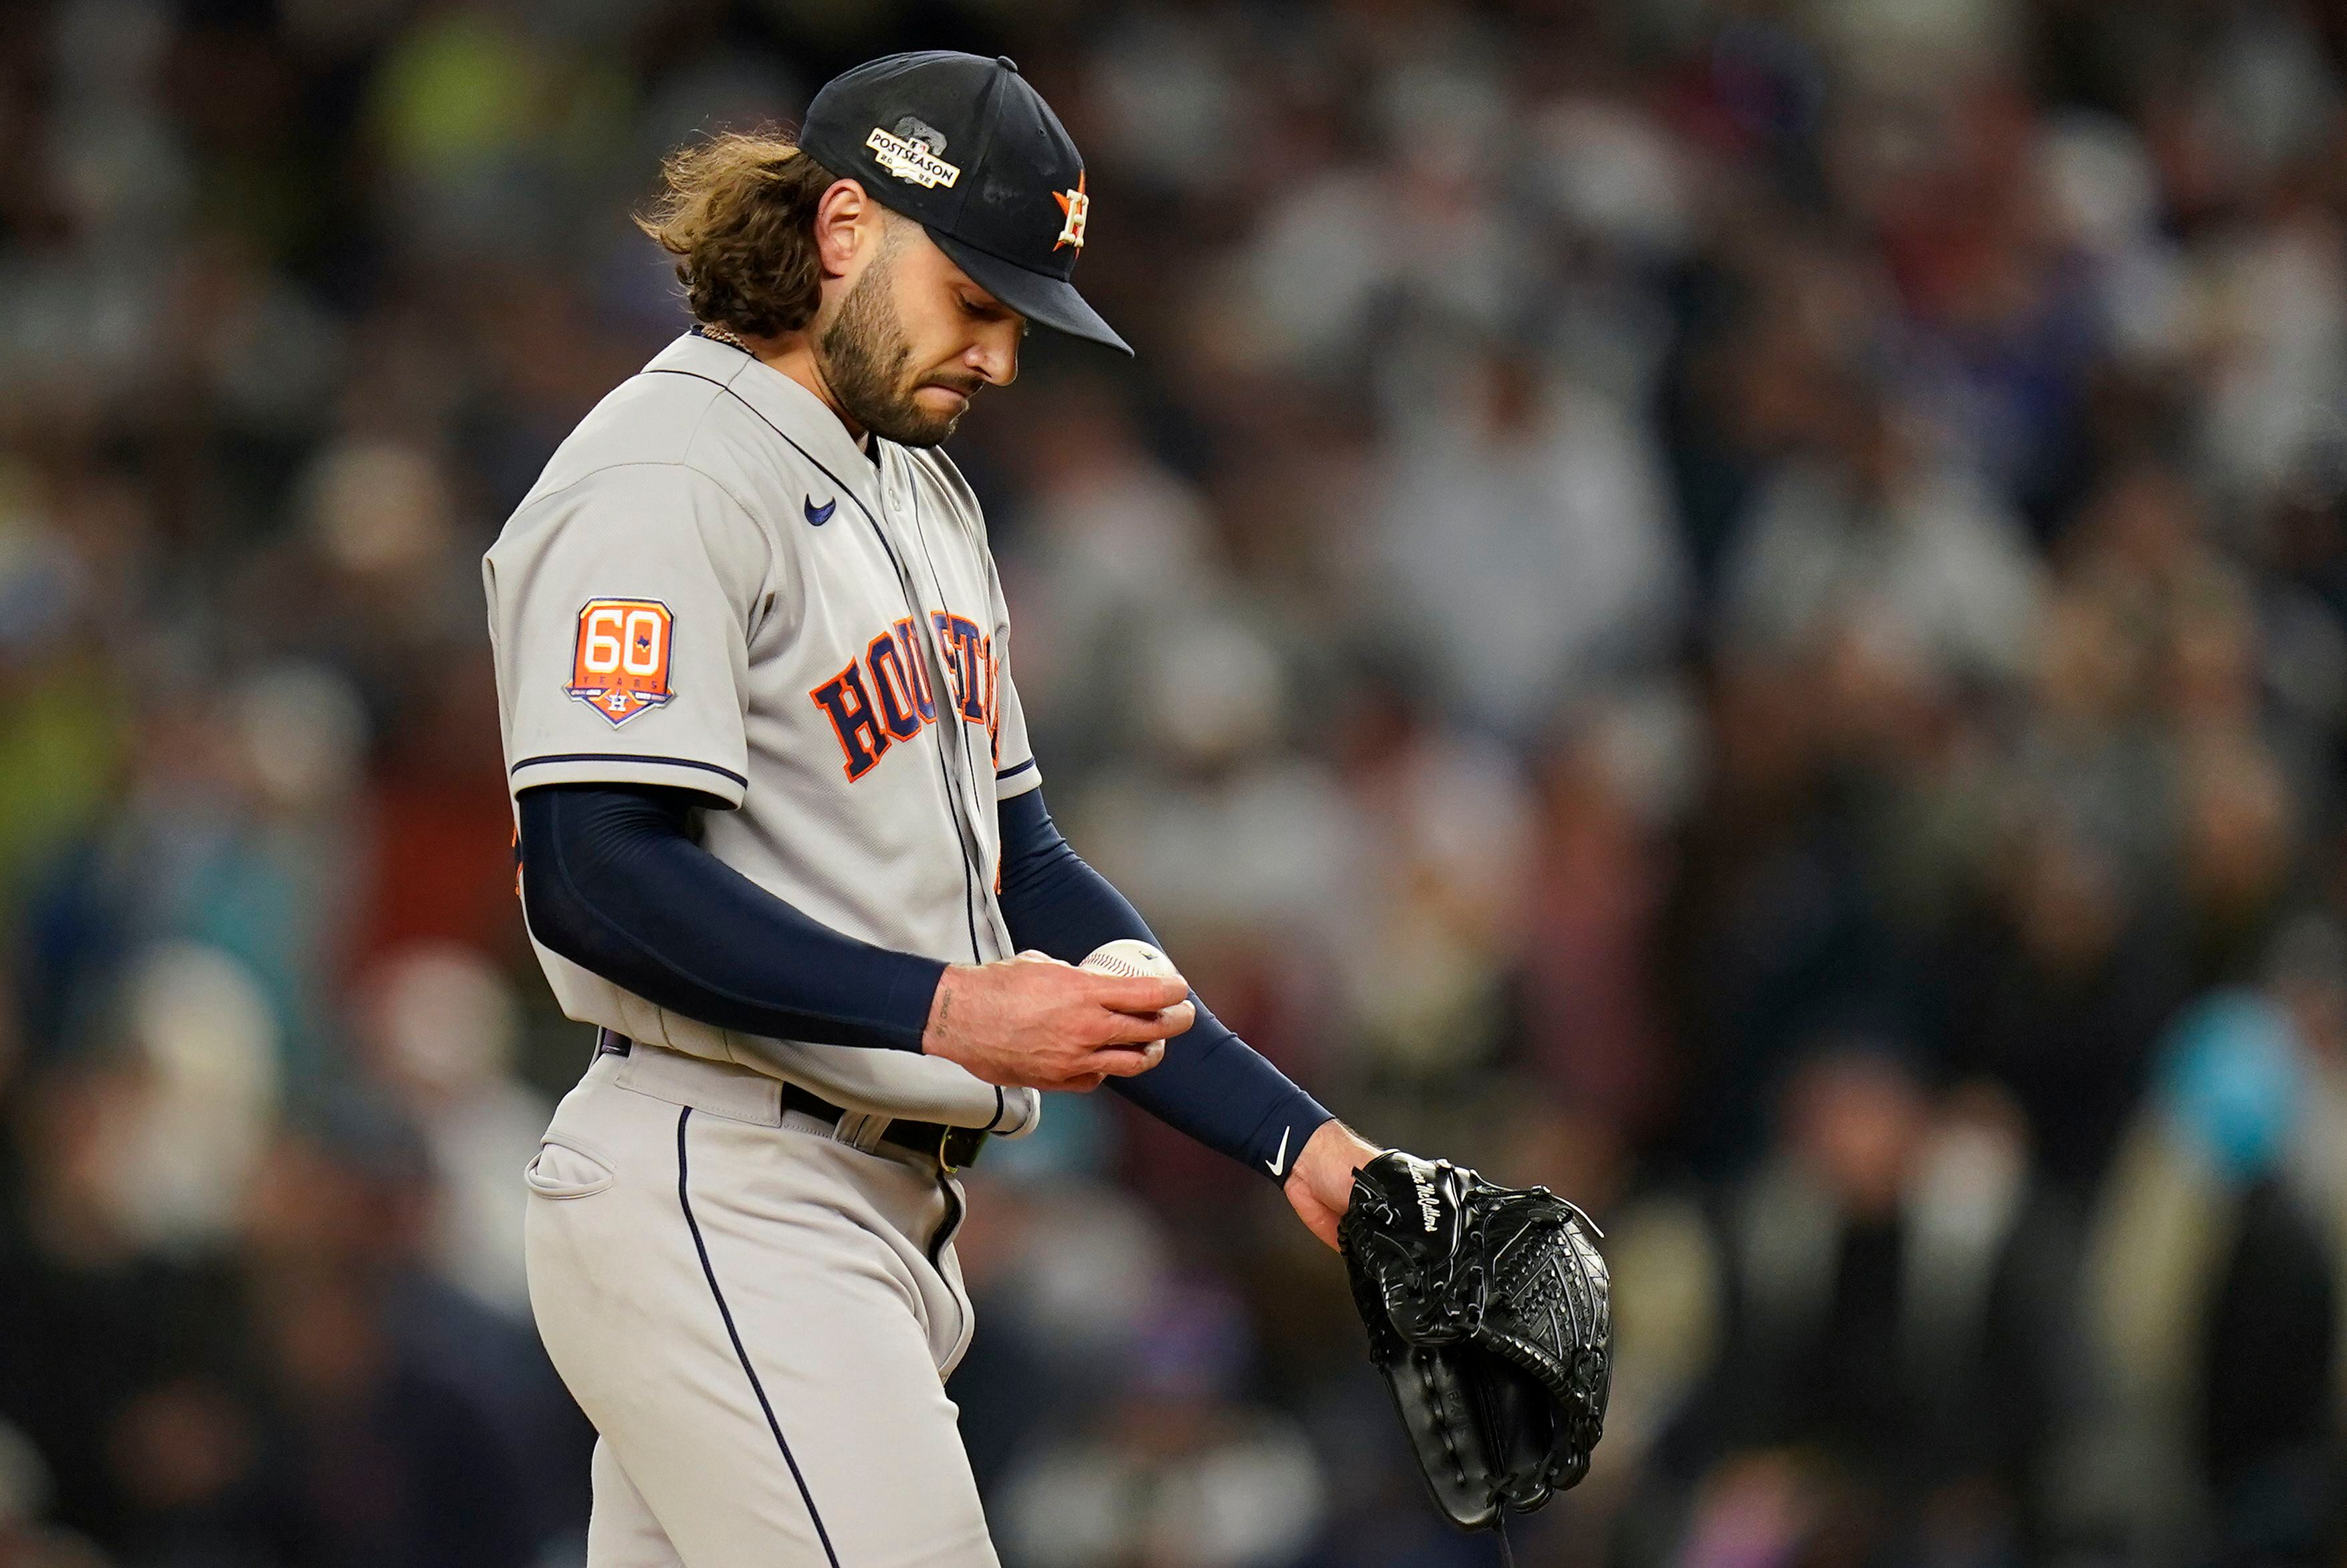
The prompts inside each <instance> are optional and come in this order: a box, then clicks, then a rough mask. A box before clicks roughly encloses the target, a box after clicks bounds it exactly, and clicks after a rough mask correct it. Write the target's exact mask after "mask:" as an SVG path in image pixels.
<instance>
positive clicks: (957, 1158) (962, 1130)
mask: <svg viewBox="0 0 2347 1568" xmlns="http://www.w3.org/2000/svg"><path fill="white" fill-rule="evenodd" d="M985 1147H986V1133H985V1132H982V1131H980V1130H979V1128H976V1127H955V1126H951V1125H948V1126H947V1127H946V1128H945V1129H944V1130H943V1131H942V1132H939V1133H938V1169H939V1170H941V1171H943V1172H944V1173H946V1174H947V1175H948V1176H950V1175H952V1174H953V1173H955V1172H956V1171H958V1170H961V1169H963V1168H964V1167H965V1166H969V1165H974V1164H976V1163H978V1155H979V1150H981V1149H983V1148H985Z"/></svg>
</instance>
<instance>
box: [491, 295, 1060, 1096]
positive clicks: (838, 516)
mask: <svg viewBox="0 0 2347 1568" xmlns="http://www.w3.org/2000/svg"><path fill="white" fill-rule="evenodd" d="M872 446H873V452H874V455H873V456H867V455H866V453H865V452H864V451H863V450H861V449H859V448H858V447H857V446H856V443H855V441H854V440H853V439H851V438H850V437H849V436H848V434H847V432H846V428H845V427H844V426H843V425H841V424H840V422H839V419H838V417H837V416H836V415H834V414H833V413H832V412H831V411H830V410H829V409H828V408H826V407H825V405H823V403H822V402H821V401H820V400H818V399H817V398H816V397H815V395H814V394H812V393H810V392H808V391H807V390H806V389H805V388H804V387H802V386H800V385H799V384H797V383H796V382H794V381H793V380H791V379H790V378H789V377H788V376H785V375H784V374H781V373H780V372H779V371H776V370H774V369H773V368H772V367H771V366H769V365H766V364H763V363H761V362H760V361H758V360H757V359H755V358H753V357H752V356H751V355H749V354H744V353H743V352H741V351H740V350H738V349H734V348H732V347H730V346H728V345H726V344H724V343H718V342H715V341H713V340H711V339H707V338H703V337H700V336H697V335H688V336H686V337H683V338H680V339H679V340H678V341H677V342H675V343H671V344H670V345H669V347H668V348H666V349H665V350H663V351H662V352H661V354H660V355H659V356H658V357H657V358H655V359H654V360H652V362H651V364H648V365H646V366H645V367H644V370H643V372H642V374H639V375H636V376H634V377H631V378H630V379H629V380H628V381H626V382H624V383H622V384H620V386H619V387H618V388H616V389H615V390H614V391H613V392H612V393H611V394H610V395H609V396H608V397H606V398H604V400H603V401H602V403H601V404H600V405H598V406H597V407H596V408H595V410H594V411H593V412H592V413H591V414H589V415H588V416H587V418H586V419H585V420H584V421H582V422H581V423H580V424H579V427H578V429H577V430H575V431H573V432H572V433H571V436H570V437H569V439H568V440H567V441H565V442H564V443H563V444H562V446H561V447H560V448H559V450H558V451H557V452H556V453H555V455H554V456H553V458H552V459H551V460H550V461H549V462H548V464H547V467H546V472H545V473H544V474H543V475H542V476H541V477H539V479H538V484H537V486H536V487H534V488H533V489H532V490H531V491H530V493H529V495H528V497H526V498H525V499H524V500H523V502H522V504H521V506H520V507H518V509H517V510H516V511H515V513H514V515H513V517H512V518H511V519H510V520H508V521H507V524H506V527H505V530H504V532H503V533H502V534H501V535H500V536H499V537H498V539H497V544H496V545H495V546H494V547H493V548H491V549H490V551H489V553H488V556H487V560H486V562H485V563H484V568H483V569H484V573H485V577H486V580H487V589H488V602H489V636H490V641H491V643H492V645H493V646H494V649H495V651H496V658H497V711H498V719H499V723H500V724H501V726H502V728H503V733H504V737H505V749H506V763H507V778H508V784H509V787H510V788H511V789H512V790H513V791H515V792H516V793H518V792H519V791H521V790H524V789H528V788H529V787H531V786H533V785H538V784H564V783H629V784H672V785H683V786H686V787H689V788H692V789H694V790H698V791H700V792H702V794H707V795H711V796H713V797H715V799H716V800H717V801H719V802H722V803H723V804H725V805H728V806H731V807H733V808H734V809H733V810H730V811H722V810H721V811H711V812H709V813H708V814H706V818H705V821H704V824H703V837H702V843H703V844H704V845H705V846H706V847H707V848H708V849H709V850H710V852H711V853H712V854H713V855H715V856H717V857H718V858H719V859H720V860H723V862H725V864H726V865H728V866H732V867H733V869H735V870H737V871H739V872H741V873H742V874H743V876H747V877H748V878H750V880H752V881H753V882H754V883H756V884H757V885H759V886H762V887H764V888H765V889H767V890H768V891H769V892H772V893H774V895H775V896H776V897H781V898H783V899H784V900H786V901H787V902H789V903H790V904H792V905H794V907H797V908H798V909H800V910H801V911H803V912H804V913H805V914H806V915H808V916H809V917H813V918H815V919H816V920H820V921H822V922H824V923H825V924H826V925H828V926H830V927H833V928H834V929H835V930H839V931H842V932H845V933H846V934H847V935H849V936H852V937H857V938H863V939H864V940H866V941H868V942H873V943H876V944H878V945H880V946H882V947H887V948H896V949H897V950H900V951H906V952H913V953H918V954H922V955H924V956H926V957H928V958H938V959H943V960H946V961H948V962H955V963H983V962H986V961H988V960H990V959H995V958H1008V957H1010V954H1011V950H1012V949H1011V944H1010V933H1009V931H1008V930H1007V928H1006V927H1005V926H1004V923H1003V918H1002V913H1001V910H1000V908H999V905H998V904H997V902H996V897H995V881H996V877H997V874H998V868H999V867H998V863H999V855H1000V840H999V829H998V826H997V823H996V816H995V807H996V804H997V802H998V801H999V800H1000V799H1002V798H1003V797H1005V796H1007V795H1010V794H1017V793H1019V792H1020V791H1023V790H1029V789H1033V788H1035V787H1036V786H1037V785H1038V784H1040V782H1041V779H1040V774H1039V773H1038V772H1037V770H1036V766H1035V761H1034V755H1033V753H1031V752H1030V750H1029V747H1028V742H1027V731H1026V725H1025V723H1024V721H1023V720H1022V718H1021V716H1020V709H1019V697H1018V692H1017V690H1016V689H1015V688H1014V687H1013V686H1012V684H1011V681H1010V667H1009V666H1010V620H1009V616H1008V613H1007V611H1006V610H1005V609H1004V606H1003V600H1002V589H1001V583H1000V579H999V577H998V576H997V574H996V572H995V569H994V560H993V558H992V556H991V555H990V554H989V551H988V548H987V542H986V527H985V522H984V519H983V518H981V516H980V515H979V506H978V502H977V499H976V498H975V497H973V496H972V495H971V494H970V491H969V487H968V485H966V484H965V483H964V482H963V480H962V477H961V475H960V474H959V472H958V471H957V470H956V469H955V467H954V466H953V464H952V463H951V462H950V461H949V460H948V459H947V458H946V457H945V456H944V455H943V454H942V453H939V452H937V451H934V450H929V451H917V450H913V449H910V448H907V447H903V446H897V445H896V444H894V443H892V442H887V441H882V440H879V439H877V438H874V440H873V442H872ZM538 962H539V963H540V964H541V965H542V966H544V968H545V970H546V976H547V979H548V982H549V983H551V985H552V986H553V989H554V993H555V996H556V997H557V999H559V1001H560V1003H561V1005H562V1008H563V1010H564V1011H565V1012H567V1013H568V1014H569V1016H570V1017H572V1018H574V1019H578V1020H582V1021H585V1022H589V1023H595V1024H600V1025H603V1026H605V1027H607V1028H609V1029H611V1030H617V1031H618V1032H620V1033H621V1034H625V1035H628V1036H630V1038H632V1039H636V1040H649V1041H651V1042H653V1043H655V1044H659V1045H664V1046H667V1047H670V1048H671V1049H673V1050H682V1051H685V1052H688V1053H690V1054H692V1055H694V1056H700V1057H706V1058H710V1059H712V1060H715V1061H733V1062H736V1063H740V1064H742V1065H745V1066H752V1067H755V1068H757V1069H759V1070H760V1071H764V1072H768V1073H770V1074H774V1075H775V1076H781V1077H787V1078H789V1079H791V1080H793V1081H796V1082H800V1083H804V1084H805V1085H806V1086H807V1087H809V1088H811V1089H813V1090H815V1091H817V1092H818V1093H821V1094H823V1095H824V1096H825V1097H826V1098H828V1099H830V1100H832V1101H834V1102H836V1103H838V1104H841V1105H845V1106H846V1107H848V1108H849V1109H850V1110H853V1111H857V1112H866V1113H867V1114H873V1115H887V1116H904V1117H913V1118H917V1119H920V1120H924V1121H937V1122H953V1123H957V1124H958V1125H963V1126H974V1127H989V1128H991V1129H992V1130H994V1131H995V1132H1000V1133H1005V1134H1012V1135H1015V1134H1018V1133H1021V1132H1028V1131H1030V1130H1031V1129H1032V1128H1033V1126H1034V1124H1035V1122H1036V1119H1037V1117H1038V1116H1039V1115H1040V1106H1041V1102H1040V1096H1039V1095H1037V1094H1036V1093H1035V1092H1034V1091H1031V1090H1010V1091H999V1090H997V1089H996V1088H994V1087H993V1086H991V1085H989V1084H987V1083H984V1082H981V1081H979V1080H978V1079H977V1078H975V1077H973V1076H972V1075H971V1074H970V1073H969V1072H968V1071H965V1070H963V1069H962V1068H961V1067H959V1066H958V1065H957V1064H955V1063H953V1062H950V1061H944V1060H942V1059H940V1058H937V1057H929V1056H922V1055H917V1054H915V1053H912V1052H909V1051H901V1050H869V1049H862V1048H856V1047H846V1046H830V1045H819V1044H813V1043H809V1042H805V1041H792V1040H770V1039H764V1038H761V1037H756V1036H750V1035H745V1034H743V1033H740V1032H738V1031H734V1030H723V1029H717V1028H714V1027H712V1026H710V1025H708V1024H704V1023H701V1022H699V1021H697V1020H692V1019H688V1018H683V1017H681V1016H679V1015H678V1014H676V1013H673V1012H671V1011H669V1010H667V1009H662V1008H661V1007H658V1006H656V1005H654V1004H653V1003H651V1002H650V1001H647V1000H645V999H643V998H641V997H639V996H636V995H634V994H633V993H632V992H630V991H628V990H626V989H622V988H621V987H620V986H617V985H614V984H613V983H612V982H610V980H607V979H603V978H602V977H601V976H600V975H597V974H594V973H592V972H590V971H589V970H587V969H585V968H580V967H579V965H577V964H574V963H571V962H570V961H569V960H568V959H566V958H562V957H561V956H560V955H559V954H557V953H553V952H550V951H548V949H547V948H545V947H543V946H542V945H541V946H538Z"/></svg>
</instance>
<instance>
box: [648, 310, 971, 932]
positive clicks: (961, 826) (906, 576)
mask: <svg viewBox="0 0 2347 1568" xmlns="http://www.w3.org/2000/svg"><path fill="white" fill-rule="evenodd" d="M752 357H753V358H754V357H756V356H754V355H753V356H752ZM644 374H646V375H682V376H686V377H689V378H691V379H692V380H694V381H705V382H707V383H708V384H710V385H712V386H713V387H715V388H716V389H717V390H718V391H720V392H722V393H723V394H724V395H726V396H728V397H730V398H732V399H733V401H734V402H736V403H738V404H740V405H742V406H743V407H744V408H746V409H748V410H749V411H750V412H751V413H752V414H753V415H756V416H757V420H758V423H759V424H761V425H764V426H765V427H766V428H767V429H769V430H771V431H773V432H774V434H775V435H777V436H781V437H782V438H783V440H784V442H785V443H787V444H788V445H789V446H790V448H791V450H792V451H794V452H796V453H797V454H798V455H799V456H802V457H804V458H805V459H806V460H807V461H808V462H810V463H812V464H814V465H815V471H816V472H817V473H820V474H821V475H822V476H823V477H825V478H826V479H828V480H830V481H831V482H832V484H833V485H834V486H835V487H838V489H839V492H840V494H842V495H844V496H846V497H847V498H848V499H849V500H851V501H854V502H855V503H856V510H857V511H859V512H861V513H863V514H864V520H865V522H866V524H867V525H868V526H869V527H870V528H871V529H872V537H873V538H876V539H877V540H879V542H880V548H881V551H882V553H884V554H885V555H887V558H888V564H889V566H890V567H891V568H893V569H895V571H896V573H897V592H899V593H901V594H903V595H904V596H905V600H906V608H907V609H908V610H911V611H912V612H913V624H914V625H916V626H918V627H921V628H923V629H924V630H927V629H928V612H927V611H926V610H922V609H921V607H920V606H919V605H918V604H917V603H914V602H913V600H914V599H915V598H916V597H917V596H916V595H915V594H914V593H913V592H912V574H911V573H909V572H907V570H906V569H905V563H904V562H903V561H900V560H898V559H897V549H896V547H895V546H893V545H891V544H890V543H889V542H888V535H887V530H886V529H884V528H881V526H880V519H879V518H876V517H875V516H873V513H872V508H871V507H867V506H866V505H865V504H864V497H861V496H859V495H857V494H856V490H855V487H853V486H851V485H849V484H848V483H847V481H846V480H845V479H843V478H841V477H839V476H838V475H836V474H835V473H833V472H832V471H831V470H830V469H829V468H828V467H826V466H825V465H824V461H823V459H822V458H820V457H818V456H815V454H814V453H812V452H810V451H808V450H807V449H806V448H805V447H804V446H800V445H799V444H798V442H797V441H796V440H794V439H793V438H792V436H791V433H790V432H789V431H787V430H785V429H784V428H783V427H782V426H781V425H777V424H775V423H774V421H773V420H771V419H769V418H767V417H766V416H765V415H764V413H762V412H760V410H759V408H758V405H756V404H754V403H753V402H751V401H750V400H749V399H748V398H746V397H744V396H743V395H741V394H740V393H738V392H736V391H734V390H733V387H731V386H729V385H727V384H725V383H724V382H722V381H720V380H718V379H717V378H716V377H715V376H713V375H703V374H701V373H700V372H699V371H697V370H671V369H669V368H666V367H662V368H660V369H657V370H648V371H646V372H644ZM930 635H934V633H930ZM929 646H930V643H929V641H928V637H926V636H925V637H924V638H923V641H922V647H923V648H924V649H925V650H926V649H928V647H929ZM967 743H968V742H967V738H965V739H964V744H965V745H967ZM938 778H939V779H940V780H941V781H942V782H943V783H944V784H945V786H946V815H948V816H950V817H952V818H953V824H954V836H955V837H956V838H957V839H958V840H959V841H960V843H961V849H962V856H961V912H962V917H963V918H964V919H965V920H967V921H968V922H969V959H970V962H972V963H974V964H982V963H984V962H986V949H985V948H982V947H980V946H979V940H978V882H977V879H976V877H975V876H974V875H973V873H972V872H971V869H970V867H971V863H972V862H973V861H975V860H976V859H977V857H978V850H977V846H976V845H974V844H973V843H972V842H971V841H972V839H973V837H974V836H975V835H976V832H977V829H976V826H975V825H970V824H966V823H964V822H963V821H962V815H961V806H960V804H959V803H958V800H957V799H956V794H955V790H954V786H953V774H952V770H951V769H949V768H948V766H947V765H946V752H945V742H944V741H943V739H942V738H940V739H939V741H938Z"/></svg>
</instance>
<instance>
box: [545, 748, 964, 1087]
mask: <svg viewBox="0 0 2347 1568" xmlns="http://www.w3.org/2000/svg"><path fill="white" fill-rule="evenodd" d="M690 800H691V796H690V795H688V794H686V793H685V792H682V791H680V790H664V789H655V788H650V787H643V786H633V785H620V784H559V785H553V786H550V787H548V788H545V789H534V790H526V791H524V792H523V793H522V794H521V796H520V801H519V804H520V808H521V811H520V816H521V849H522V902H523V908H524V911H525V913H526V915H527V917H528V921H529V927H530V932H531V934H532V935H534V936H535V937H537V938H538V940H539V941H541V942H543V943H545V944H546V946H547V947H548V948H552V949H553V950H554V951H555V952H557V953H559V954H561V955H562V956H563V957H564V958H569V960H570V961H571V962H573V963H575V964H579V965H581V966H582V967H584V968H589V969H591V970H593V971H594V972H595V973H597V974H599V975H601V976H602V977H603V978H604V979H609V980H611V981H613V982H614V983H616V984H618V985H621V986H624V987H626V988H627V989H629V990H631V991H633V992H635V993H636V994H637V995H638V996H640V997H642V998H643V999H645V1000H647V1001H651V1002H655V1003H658V1004H659V1005H660V1006H661V1007H663V1008H667V1009H670V1010H671V1011H673V1012H677V1013H681V1014H682V1015H683V1016H685V1017H687V1018H692V1019H698V1020H701V1021H702V1022H703V1023H708V1024H713V1025H715V1026H717V1027H718V1028H720V1029H732V1030H742V1031H743V1032H744V1033H749V1034H759V1035H768V1036H773V1037H774V1038H776V1039H782V1040H813V1041H815V1042H816V1043H818V1044H825V1045H852V1046H867V1047H876V1048H884V1049H892V1050H915V1051H917V1050H920V1049H921V1031H922V1030H923V1028H924V1027H925V1026H926V1024H927V1022H928V1016H929V1005H930V1001H931V999H932V998H933V997H934V996H935V994H936V991H937V986H938V976H939V975H941V974H943V973H944V971H945V966H944V965H943V964H941V963H939V962H938V961H936V960H934V959H930V958H919V957H917V956H915V955H913V954H910V953H899V952H893V951H891V950H889V949H887V948H879V947H875V946H873V945H872V944H871V943H868V942H860V941H857V940H856V938H852V937H848V936H846V935H843V934H842V933H840V932H838V931H835V930H833V929H832V928H831V927H828V926H825V925H824V924H823V923H822V922H820V921H818V920H815V919H814V918H812V917H808V916H807V915H805V914H804V913H802V912H801V911H799V910H798V909H795V908H794V907H792V906H791V905H789V904H788V903H786V902H784V900H782V899H780V898H777V897H774V895H773V894H771V893H769V892H767V891H766V890H765V889H764V888H762V887H760V886H758V885H757V884H755V883H753V882H752V881H751V880H750V879H749V878H748V877H746V876H743V875H742V874H741V873H740V872H738V871H735V870H734V869H733V867H731V866H727V865H725V864H724V863H723V861H720V860H719V859H718V858H717V857H716V856H713V855H711V854H710V853H709V852H708V851H707V850H705V849H703V848H702V847H701V846H700V845H698V844H695V843H694V842H693V841H692V837H691V835H690V833H689V830H688V823H689V819H690V811H691V806H690V804H689V803H690Z"/></svg>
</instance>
